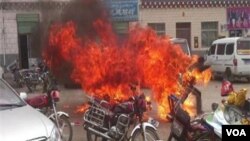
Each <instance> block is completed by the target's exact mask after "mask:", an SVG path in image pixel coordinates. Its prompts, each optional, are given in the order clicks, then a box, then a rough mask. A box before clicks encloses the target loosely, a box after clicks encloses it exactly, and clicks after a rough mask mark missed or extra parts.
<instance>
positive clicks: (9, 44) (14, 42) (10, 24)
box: [0, 11, 40, 54]
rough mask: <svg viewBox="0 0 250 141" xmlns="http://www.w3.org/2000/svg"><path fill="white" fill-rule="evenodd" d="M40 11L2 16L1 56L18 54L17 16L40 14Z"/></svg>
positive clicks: (0, 24) (14, 12) (7, 13)
mask: <svg viewBox="0 0 250 141" xmlns="http://www.w3.org/2000/svg"><path fill="white" fill-rule="evenodd" d="M39 13H40V12H39V11H5V12H2V13H1V15H0V19H1V22H0V27H1V40H0V54H4V53H5V54H18V28H17V20H16V15H17V14H39Z"/></svg>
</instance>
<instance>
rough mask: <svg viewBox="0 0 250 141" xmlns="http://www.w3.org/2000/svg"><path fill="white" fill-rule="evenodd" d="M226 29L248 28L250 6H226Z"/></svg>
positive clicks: (249, 23) (249, 26)
mask: <svg viewBox="0 0 250 141" xmlns="http://www.w3.org/2000/svg"><path fill="white" fill-rule="evenodd" d="M227 28H228V30H235V29H247V28H250V7H234V8H227Z"/></svg>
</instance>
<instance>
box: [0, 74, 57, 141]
mask: <svg viewBox="0 0 250 141" xmlns="http://www.w3.org/2000/svg"><path fill="white" fill-rule="evenodd" d="M21 96H25V94H24V93H20V95H19V94H18V93H17V92H16V91H15V90H14V89H13V88H12V87H11V86H10V85H9V84H8V83H7V82H6V81H5V80H3V79H2V78H0V140H1V141H28V140H29V141H31V140H32V141H61V139H60V134H59V131H58V129H57V128H56V126H55V125H54V123H53V122H52V121H51V120H50V119H49V118H47V117H46V116H45V115H43V114H42V113H40V112H39V111H37V110H36V109H34V108H32V107H31V106H29V105H28V104H27V103H26V102H24V100H23V99H22V98H21ZM26 96H27V95H26Z"/></svg>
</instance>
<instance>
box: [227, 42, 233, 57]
mask: <svg viewBox="0 0 250 141" xmlns="http://www.w3.org/2000/svg"><path fill="white" fill-rule="evenodd" d="M233 52H234V43H230V44H227V46H226V55H232V54H233Z"/></svg>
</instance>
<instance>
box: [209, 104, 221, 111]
mask: <svg viewBox="0 0 250 141" xmlns="http://www.w3.org/2000/svg"><path fill="white" fill-rule="evenodd" d="M211 107H212V110H213V112H214V111H215V110H216V109H217V108H218V107H219V104H218V103H212V105H211Z"/></svg>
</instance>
